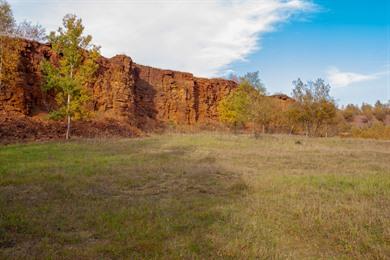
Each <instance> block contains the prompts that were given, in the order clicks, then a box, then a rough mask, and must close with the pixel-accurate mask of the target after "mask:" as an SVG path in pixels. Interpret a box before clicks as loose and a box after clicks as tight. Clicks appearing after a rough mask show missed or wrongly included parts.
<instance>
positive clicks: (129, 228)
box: [0, 144, 248, 258]
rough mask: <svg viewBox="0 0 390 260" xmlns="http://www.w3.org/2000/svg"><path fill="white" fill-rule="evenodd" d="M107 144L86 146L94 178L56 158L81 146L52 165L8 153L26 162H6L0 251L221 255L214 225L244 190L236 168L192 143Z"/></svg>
mask: <svg viewBox="0 0 390 260" xmlns="http://www.w3.org/2000/svg"><path fill="white" fill-rule="evenodd" d="M107 145H109V144H106V146H107ZM47 146H50V144H47ZM77 147H78V146H75V148H77ZM106 148H107V149H105V147H102V148H101V151H100V152H96V150H94V153H91V155H88V152H85V150H84V152H83V160H82V163H81V164H80V167H82V168H83V169H86V172H90V170H91V169H93V174H84V172H83V171H77V174H75V169H78V168H77V167H75V166H77V165H69V166H67V165H64V164H62V163H61V162H63V161H64V160H65V161H66V160H68V159H69V158H68V157H69V156H72V157H77V156H78V153H79V150H78V149H74V150H73V149H69V147H68V152H67V153H62V154H60V155H57V158H58V159H57V160H58V165H57V164H55V163H54V164H53V162H52V161H51V162H50V165H51V166H50V167H49V168H47V167H45V165H46V162H45V160H49V159H48V158H47V157H45V158H37V157H36V156H35V157H34V159H33V160H28V158H25V157H24V158H21V157H17V156H15V158H8V159H10V160H15V161H18V160H25V162H26V163H27V165H25V166H24V167H23V168H20V169H11V168H10V169H9V172H10V173H9V174H7V172H6V173H5V175H6V177H7V179H8V180H9V181H8V182H4V183H2V185H0V256H3V257H6V258H19V257H21V258H23V257H35V258H47V257H49V258H50V257H54V258H57V257H61V258H74V257H86V258H100V257H108V258H124V257H129V258H159V257H163V258H183V257H184V258H210V257H216V256H217V255H218V251H219V247H220V245H218V243H217V242H216V240H215V238H216V237H218V236H220V235H221V234H218V232H217V230H218V228H217V227H221V226H223V225H224V224H226V223H228V222H229V219H230V216H231V211H230V210H229V207H228V205H229V204H231V203H232V202H234V201H235V200H236V199H238V198H242V196H245V194H246V193H247V192H248V186H247V185H246V183H245V182H244V181H243V180H242V179H241V178H240V176H239V175H238V174H235V173H233V172H229V171H227V170H225V169H224V168H222V167H221V166H220V165H218V158H216V157H213V156H210V155H207V156H206V155H205V156H202V155H201V154H200V155H199V154H196V153H194V149H193V148H192V147H191V146H166V147H160V146H159V145H154V146H153V145H152V146H151V147H149V148H150V149H145V148H148V147H146V146H145V145H142V147H141V148H139V149H137V147H128V148H126V146H124V145H122V146H121V147H120V149H118V150H115V147H113V146H109V147H106ZM27 149H28V147H27ZM42 149H45V146H42ZM87 149H88V148H87ZM107 151H109V153H107ZM36 160H43V161H41V163H40V164H39V165H41V166H40V167H41V168H39V166H35V167H38V168H37V169H36V174H34V175H32V173H31V172H29V166H28V164H29V163H31V164H34V163H36ZM47 163H49V162H47ZM15 165H16V166H15V167H21V166H20V165H21V164H18V163H17V162H16V164H15ZM18 165H19V166H18ZM49 169H50V172H47V170H49ZM88 169H89V170H88ZM16 173H17V174H16ZM23 178H24V180H23ZM12 179H15V180H16V179H17V180H19V181H15V182H12ZM21 180H22V181H21Z"/></svg>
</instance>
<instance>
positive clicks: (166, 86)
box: [0, 41, 237, 128]
mask: <svg viewBox="0 0 390 260" xmlns="http://www.w3.org/2000/svg"><path fill="white" fill-rule="evenodd" d="M20 57H21V59H20V64H19V69H18V73H19V76H18V78H17V79H16V80H15V83H14V84H13V85H12V86H3V87H2V88H1V89H0V111H3V112H19V113H22V114H24V115H28V116H33V115H34V114H36V113H38V112H48V111H50V110H51V109H53V108H55V101H54V93H53V92H49V93H46V92H44V91H42V90H41V83H42V75H41V70H40V63H41V61H42V60H43V59H45V58H46V59H51V60H53V61H55V60H56V57H55V55H54V54H53V53H52V51H51V49H50V46H48V45H44V44H40V43H37V42H31V41H24V42H23V51H22V53H21V55H20ZM99 65H100V66H99V69H98V71H97V73H96V79H95V81H94V82H93V83H92V84H91V86H90V88H91V94H92V101H91V105H90V108H91V111H93V112H94V115H95V116H96V117H97V118H105V119H107V118H112V119H116V120H120V121H124V122H128V123H131V124H133V125H136V126H138V127H141V128H145V127H148V126H154V125H156V124H157V123H159V122H173V123H176V124H195V123H205V122H215V121H216V120H217V117H218V112H217V106H218V102H219V101H220V100H221V99H222V98H223V97H225V96H226V95H228V94H229V93H230V92H231V91H232V90H233V89H234V88H236V85H237V84H236V83H235V82H233V81H229V80H224V79H204V78H196V77H194V76H193V75H192V74H190V73H185V72H178V71H172V70H162V69H157V68H152V67H147V66H143V65H139V64H135V63H134V62H133V61H132V60H131V58H129V57H127V56H124V55H118V56H115V57H113V58H111V59H106V58H103V57H102V58H101V59H100V60H99Z"/></svg>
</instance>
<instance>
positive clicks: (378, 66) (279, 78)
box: [231, 0, 390, 104]
mask: <svg viewBox="0 0 390 260" xmlns="http://www.w3.org/2000/svg"><path fill="white" fill-rule="evenodd" d="M315 3H316V4H317V5H318V7H319V10H317V11H315V12H313V13H311V14H309V15H307V16H306V18H305V19H301V20H299V19H297V20H295V21H294V20H292V21H289V22H288V23H286V24H283V25H281V26H280V27H279V28H278V30H277V31H275V32H272V33H270V34H267V35H265V36H264V37H263V39H262V43H261V45H262V49H261V50H260V51H257V52H255V53H253V54H251V55H249V56H248V57H247V60H246V61H244V62H234V63H233V64H231V69H233V70H234V71H237V72H238V73H244V72H245V71H248V70H251V69H253V68H256V69H258V70H260V73H261V75H262V79H263V81H264V83H265V84H266V86H267V88H268V90H269V91H270V92H275V91H276V92H278V91H280V92H283V93H291V81H292V80H294V79H296V78H297V77H300V78H301V79H303V80H313V79H315V78H316V77H322V78H325V79H326V80H327V81H328V82H329V81H330V80H329V70H331V68H332V67H333V68H338V70H339V73H340V72H341V73H342V72H353V73H355V74H359V75H365V76H367V75H375V76H373V77H372V79H371V78H369V77H368V78H364V77H363V78H361V80H356V81H355V82H351V83H350V84H347V85H345V86H338V85H337V84H332V85H334V86H333V89H332V94H333V96H335V98H336V99H337V101H338V103H339V104H346V103H355V104H361V103H362V102H369V103H374V102H375V101H376V100H381V101H388V100H390V78H389V70H390V57H389V51H390V50H389V46H390V38H389V32H390V27H389V26H390V4H389V3H390V1H386V0H376V1H369V0H367V1H366V0H358V1H348V0H338V1H336V0H329V1H319V0H317V1H315ZM336 82H337V81H336ZM344 84H345V83H344ZM342 85H343V84H342Z"/></svg>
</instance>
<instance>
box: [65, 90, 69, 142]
mask: <svg viewBox="0 0 390 260" xmlns="http://www.w3.org/2000/svg"><path fill="white" fill-rule="evenodd" d="M66 106H67V107H66V116H67V127H66V140H69V134H70V94H68V102H67V104H66Z"/></svg>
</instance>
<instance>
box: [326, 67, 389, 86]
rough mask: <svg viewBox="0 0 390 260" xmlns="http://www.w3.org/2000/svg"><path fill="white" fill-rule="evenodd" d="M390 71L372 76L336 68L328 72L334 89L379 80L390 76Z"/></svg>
mask: <svg viewBox="0 0 390 260" xmlns="http://www.w3.org/2000/svg"><path fill="white" fill-rule="evenodd" d="M389 72H390V71H382V72H377V73H371V74H360V73H355V72H345V71H340V70H339V69H338V68H336V67H332V68H330V69H329V70H328V71H327V77H328V80H329V83H330V84H331V85H332V86H334V87H346V86H348V85H351V84H353V83H358V82H363V81H370V80H375V79H378V78H380V77H382V76H384V75H387V74H389Z"/></svg>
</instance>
